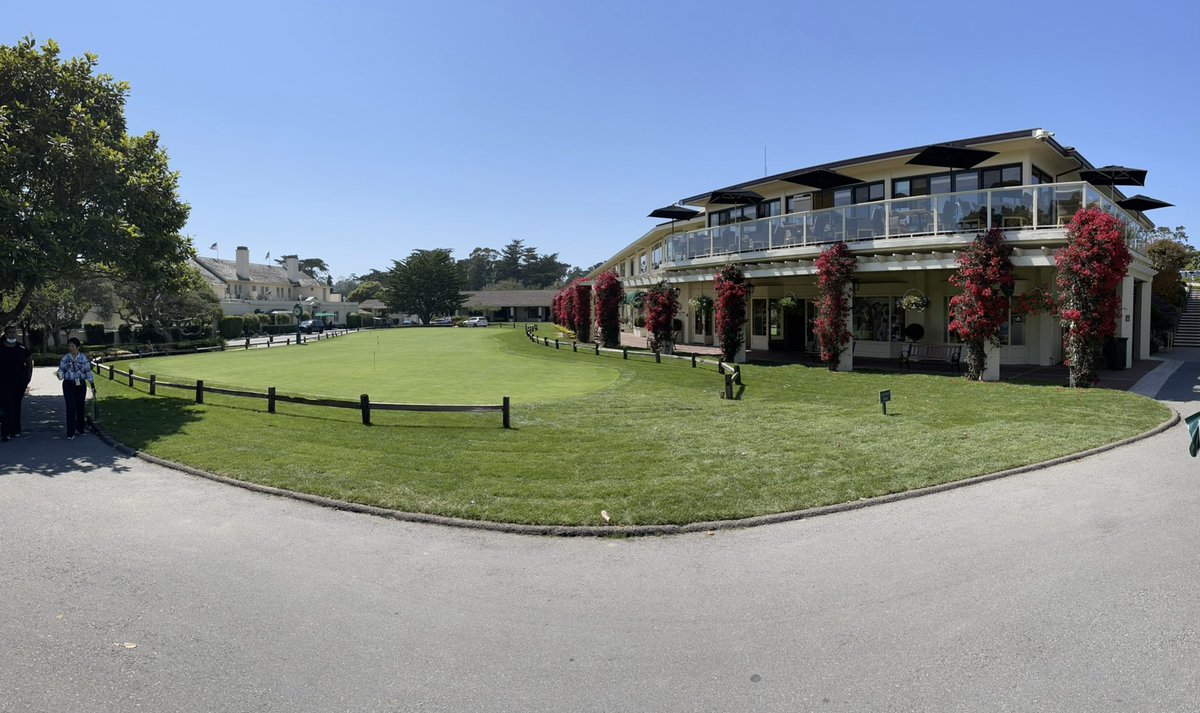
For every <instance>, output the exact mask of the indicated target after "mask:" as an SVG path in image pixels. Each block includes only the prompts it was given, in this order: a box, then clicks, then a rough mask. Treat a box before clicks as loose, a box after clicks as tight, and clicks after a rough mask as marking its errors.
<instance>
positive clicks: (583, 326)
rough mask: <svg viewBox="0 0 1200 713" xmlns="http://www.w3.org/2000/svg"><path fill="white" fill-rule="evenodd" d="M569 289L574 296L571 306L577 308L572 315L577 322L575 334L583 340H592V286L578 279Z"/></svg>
mask: <svg viewBox="0 0 1200 713" xmlns="http://www.w3.org/2000/svg"><path fill="white" fill-rule="evenodd" d="M569 289H571V291H572V296H573V299H572V300H571V307H572V309H574V310H575V313H574V315H572V317H573V320H574V322H575V334H576V335H577V336H578V338H579V341H581V342H587V341H590V340H591V337H592V286H591V285H589V284H588V283H586V282H583V281H582V280H576V281H575V282H574V283H573V284H572V285H571V287H570V288H569Z"/></svg>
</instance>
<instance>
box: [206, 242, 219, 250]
mask: <svg viewBox="0 0 1200 713" xmlns="http://www.w3.org/2000/svg"><path fill="white" fill-rule="evenodd" d="M208 249H209V250H216V249H217V244H216V243H213V244H212V245H209V246H208Z"/></svg>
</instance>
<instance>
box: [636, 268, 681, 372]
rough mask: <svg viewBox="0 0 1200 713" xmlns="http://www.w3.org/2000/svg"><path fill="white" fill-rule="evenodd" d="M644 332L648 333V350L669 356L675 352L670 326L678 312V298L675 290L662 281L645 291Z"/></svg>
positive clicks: (673, 336) (673, 337)
mask: <svg viewBox="0 0 1200 713" xmlns="http://www.w3.org/2000/svg"><path fill="white" fill-rule="evenodd" d="M643 304H644V307H645V310H646V318H645V324H646V331H648V332H649V333H650V348H651V349H653V350H654V351H656V352H662V353H664V354H670V353H672V352H673V351H674V350H675V335H674V334H672V333H671V325H672V323H673V322H674V321H675V315H676V314H678V312H679V296H678V295H677V294H675V288H673V287H671V286H670V285H669V284H667V282H666V281H665V280H664V281H662V282H660V283H658V284H657V285H654V286H653V287H651V288H650V289H649V290H646V295H645V298H644V303H643Z"/></svg>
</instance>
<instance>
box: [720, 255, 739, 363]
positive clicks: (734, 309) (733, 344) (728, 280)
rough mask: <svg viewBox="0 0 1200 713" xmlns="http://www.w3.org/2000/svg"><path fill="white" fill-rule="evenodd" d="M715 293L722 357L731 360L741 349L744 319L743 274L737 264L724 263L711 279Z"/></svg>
mask: <svg viewBox="0 0 1200 713" xmlns="http://www.w3.org/2000/svg"><path fill="white" fill-rule="evenodd" d="M713 286H714V288H715V290H716V293H717V300H716V332H717V343H718V344H720V346H721V359H722V360H724V361H727V362H732V361H733V360H734V359H736V358H737V354H738V352H739V351H741V349H742V343H743V340H744V336H743V335H742V325H743V324H745V323H746V296H747V291H746V277H745V275H743V274H742V270H741V268H739V267H738V266H737V265H726V266H725V267H723V268H721V270H720V271H719V272H717V276H716V277H715V278H714V279H713Z"/></svg>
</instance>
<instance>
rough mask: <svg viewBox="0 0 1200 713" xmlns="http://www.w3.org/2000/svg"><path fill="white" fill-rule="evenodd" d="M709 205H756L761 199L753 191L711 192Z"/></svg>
mask: <svg viewBox="0 0 1200 713" xmlns="http://www.w3.org/2000/svg"><path fill="white" fill-rule="evenodd" d="M708 202H709V203H710V204H712V203H717V204H719V205H758V204H759V203H762V202H763V197H762V196H760V195H759V194H757V193H755V192H754V191H713V192H712V193H711V194H710V195H709V196H708Z"/></svg>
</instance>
